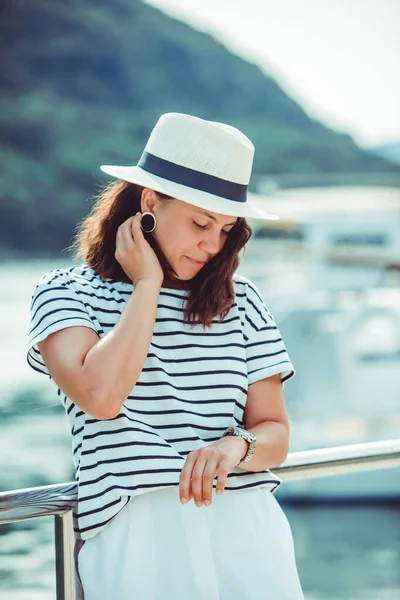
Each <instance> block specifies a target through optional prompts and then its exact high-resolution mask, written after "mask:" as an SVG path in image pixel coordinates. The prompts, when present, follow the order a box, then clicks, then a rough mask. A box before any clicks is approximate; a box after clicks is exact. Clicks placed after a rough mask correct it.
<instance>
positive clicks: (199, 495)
mask: <svg viewBox="0 0 400 600" xmlns="http://www.w3.org/2000/svg"><path fill="white" fill-rule="evenodd" d="M206 464H207V459H206V458H205V457H203V455H202V454H199V455H198V458H197V460H196V463H195V465H194V467H193V472H192V492H193V499H194V501H195V503H196V506H203V477H204V469H205V467H206Z"/></svg>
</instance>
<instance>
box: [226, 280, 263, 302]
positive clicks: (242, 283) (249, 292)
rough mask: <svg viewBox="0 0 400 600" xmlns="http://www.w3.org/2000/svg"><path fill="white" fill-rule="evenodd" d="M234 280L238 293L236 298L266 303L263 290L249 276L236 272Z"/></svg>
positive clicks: (242, 300) (236, 292)
mask: <svg viewBox="0 0 400 600" xmlns="http://www.w3.org/2000/svg"><path fill="white" fill-rule="evenodd" d="M233 282H234V288H235V294H236V300H237V302H238V304H240V303H245V304H247V303H253V304H254V303H255V304H257V305H258V304H260V303H261V304H264V300H263V298H262V295H261V292H260V290H259V289H258V287H257V286H256V284H255V283H254V282H253V281H251V279H249V278H248V277H244V276H243V275H239V274H238V273H235V274H234V275H233Z"/></svg>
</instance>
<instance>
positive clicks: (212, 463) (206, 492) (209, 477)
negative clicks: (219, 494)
mask: <svg viewBox="0 0 400 600" xmlns="http://www.w3.org/2000/svg"><path fill="white" fill-rule="evenodd" d="M217 462H218V461H217V459H216V458H214V459H212V458H210V460H209V461H208V462H207V464H206V467H205V469H204V473H203V502H204V504H205V505H206V506H210V504H211V502H212V490H213V481H214V477H215V475H216V472H217V471H218V469H217Z"/></svg>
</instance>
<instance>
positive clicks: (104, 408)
mask: <svg viewBox="0 0 400 600" xmlns="http://www.w3.org/2000/svg"><path fill="white" fill-rule="evenodd" d="M120 408H121V405H120V403H117V402H116V401H115V398H112V397H111V396H104V395H101V394H99V393H98V392H95V391H92V392H91V394H90V401H89V402H88V403H87V406H86V410H85V412H86V413H88V414H89V415H90V416H92V417H94V418H95V419H98V420H99V421H108V420H110V419H115V417H117V416H118V415H119V413H120Z"/></svg>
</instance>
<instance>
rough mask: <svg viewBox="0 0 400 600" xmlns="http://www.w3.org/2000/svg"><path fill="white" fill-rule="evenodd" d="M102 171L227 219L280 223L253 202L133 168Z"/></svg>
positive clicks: (112, 167) (105, 166) (110, 166)
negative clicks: (215, 193) (232, 197)
mask: <svg viewBox="0 0 400 600" xmlns="http://www.w3.org/2000/svg"><path fill="white" fill-rule="evenodd" d="M100 169H101V170H102V171H103V173H107V175H111V176H112V177H116V178H117V179H121V180H122V181H129V182H130V183H136V184H138V185H141V186H143V187H147V188H150V189H153V190H155V191H156V192H160V193H161V194H166V195H167V196H172V197H173V198H176V199H177V200H182V201H183V202H188V203H189V204H193V205H194V206H198V207H199V208H203V209H204V210H210V211H212V212H216V213H219V214H223V215H229V216H232V217H245V218H246V217H247V218H249V219H262V220H269V221H277V220H279V218H280V217H278V216H277V215H273V214H271V213H267V212H265V211H263V210H261V209H260V208H258V207H257V206H255V205H254V204H252V203H251V202H249V201H248V200H247V202H235V201H234V200H228V199H227V198H221V197H220V196H215V195H214V194H210V193H208V192H203V191H201V190H196V189H194V188H191V187H187V186H185V185H181V184H179V183H175V182H173V181H168V180H167V179H163V178H162V177H157V175H152V174H151V173H149V172H148V171H144V170H143V169H141V168H140V167H137V166H131V167H123V166H117V165H102V166H101V167H100Z"/></svg>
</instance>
